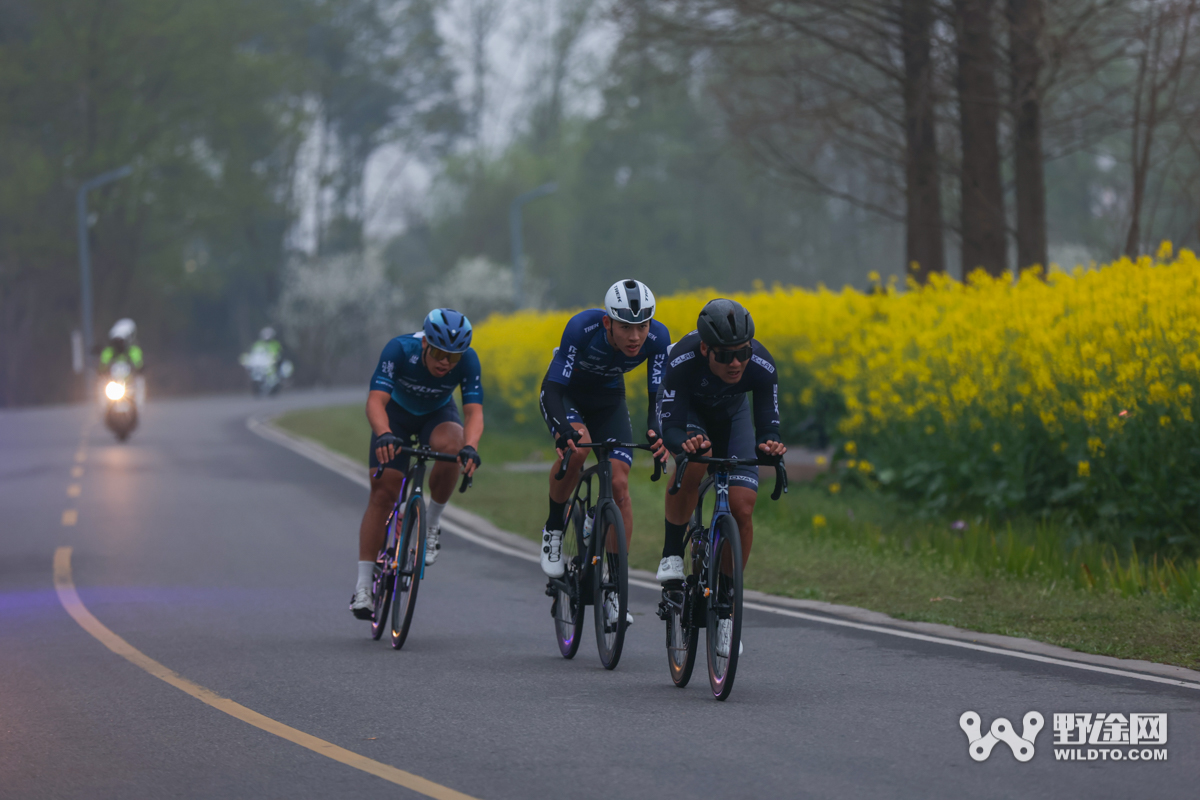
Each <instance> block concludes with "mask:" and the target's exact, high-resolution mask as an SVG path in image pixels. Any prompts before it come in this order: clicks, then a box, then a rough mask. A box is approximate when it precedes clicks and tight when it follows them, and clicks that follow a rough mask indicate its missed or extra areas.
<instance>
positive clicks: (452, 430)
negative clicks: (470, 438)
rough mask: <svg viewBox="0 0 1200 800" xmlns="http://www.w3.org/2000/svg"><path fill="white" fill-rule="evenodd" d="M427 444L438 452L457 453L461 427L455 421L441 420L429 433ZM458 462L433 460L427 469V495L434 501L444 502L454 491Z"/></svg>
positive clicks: (461, 438) (461, 437) (460, 442)
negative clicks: (431, 465)
mask: <svg viewBox="0 0 1200 800" xmlns="http://www.w3.org/2000/svg"><path fill="white" fill-rule="evenodd" d="M429 446H430V447H431V448H433V449H434V450H436V451H438V452H439V453H452V454H457V453H458V451H459V450H461V449H462V446H463V428H462V425H459V424H458V423H457V422H443V423H442V424H441V425H438V426H437V427H436V428H434V429H433V433H431V434H430V435H429ZM460 469H461V468H460V467H459V465H458V462H449V461H435V462H434V463H433V469H431V470H429V497H430V498H431V499H432V500H433V501H434V502H435V503H445V502H447V501H449V500H450V495H451V494H453V493H454V484H455V483H456V482H457V481H458V475H459V472H460Z"/></svg>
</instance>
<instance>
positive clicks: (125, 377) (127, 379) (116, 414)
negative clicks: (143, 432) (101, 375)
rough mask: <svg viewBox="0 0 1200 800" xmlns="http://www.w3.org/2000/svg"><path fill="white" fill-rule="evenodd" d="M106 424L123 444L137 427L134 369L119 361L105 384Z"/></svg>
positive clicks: (110, 371)
mask: <svg viewBox="0 0 1200 800" xmlns="http://www.w3.org/2000/svg"><path fill="white" fill-rule="evenodd" d="M104 398H105V407H104V424H105V425H107V426H108V429H109V430H110V431H112V432H113V434H114V435H115V436H116V437H117V441H120V442H123V441H125V440H126V439H128V438H129V434H131V433H133V429H134V428H136V427H137V422H138V407H137V398H136V392H135V390H134V378H133V368H132V367H130V366H129V364H127V363H126V362H124V361H118V362H116V363H115V364H113V365H112V367H111V368H110V369H109V371H108V376H107V379H106V382H105V384H104Z"/></svg>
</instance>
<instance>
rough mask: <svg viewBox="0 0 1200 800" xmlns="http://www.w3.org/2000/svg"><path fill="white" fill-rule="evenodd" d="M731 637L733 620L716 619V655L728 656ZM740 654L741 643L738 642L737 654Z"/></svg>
mask: <svg viewBox="0 0 1200 800" xmlns="http://www.w3.org/2000/svg"><path fill="white" fill-rule="evenodd" d="M732 638H733V620H731V619H719V620H717V655H719V656H720V657H721V658H729V640H730V639H732ZM741 654H742V643H741V642H740V641H739V642H738V655H739V656H740V655H741Z"/></svg>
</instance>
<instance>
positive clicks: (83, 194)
mask: <svg viewBox="0 0 1200 800" xmlns="http://www.w3.org/2000/svg"><path fill="white" fill-rule="evenodd" d="M132 174H133V167H132V166H131V165H129V164H126V165H125V166H123V167H119V168H117V169H114V170H110V171H108V172H105V173H103V174H101V175H97V176H96V177H94V178H92V179H91V180H89V181H84V183H83V185H82V186H80V187H79V191H77V192H76V193H75V215H76V217H77V222H78V226H79V303H80V306H81V312H82V317H83V358H84V370H83V371H84V373H85V378H84V381H85V383H84V385H85V386H86V387H87V391H88V394H89V396H90V395H91V388H92V380H93V377H92V373H91V370H90V369H88V366H90V364H91V355H92V346H93V344H94V337H93V335H92V334H93V331H92V254H91V251H90V250H89V249H88V210H87V193H88V192H90V191H91V190H92V189H95V188H97V187H99V186H103V185H104V184H106V183H111V182H113V181H116V180H120V179H121V178H127V177H129V176H130V175H132Z"/></svg>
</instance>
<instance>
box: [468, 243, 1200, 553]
mask: <svg viewBox="0 0 1200 800" xmlns="http://www.w3.org/2000/svg"><path fill="white" fill-rule="evenodd" d="M715 296H718V293H716V292H714V291H712V290H698V291H691V292H686V293H683V294H678V295H675V296H672V297H666V298H660V300H659V307H658V312H657V318H658V319H659V320H661V321H662V322H663V323H665V324H666V325H667V326H668V328H669V329H670V331H671V335H672V337H673V338H674V339H679V338H680V337H681V336H683V335H684V334H686V333H687V332H688V331H690V330H692V329H693V328H694V327H695V320H696V314H697V313H698V311H699V310H700V308H701V307H702V306H703V305H704V303H705V302H706V301H708V300H709V299H711V298H712V297H715ZM728 296H731V297H733V298H735V299H737V300H738V301H740V302H742V303H743V304H744V305H745V306H746V307H747V308H748V309H749V310H750V312H751V313H752V314H753V316H754V321H755V324H756V328H757V334H756V335H757V338H758V339H759V340H760V341H762V342H763V343H764V344H765V345H766V346H767V347H768V348H769V349H770V350H771V352H772V353H773V354H774V356H775V359H776V362H777V363H778V365H779V369H780V384H781V385H780V399H781V404H782V409H781V410H782V413H783V416H784V422H785V430H788V431H796V430H798V425H799V423H801V422H803V421H804V420H805V419H808V418H810V417H811V416H812V415H813V414H814V413H817V410H818V402H817V401H818V399H819V398H821V397H836V398H838V402H837V405H838V406H839V409H838V413H837V418H836V419H827V420H826V422H827V423H828V424H829V427H830V428H831V429H833V430H834V431H836V434H837V435H839V436H840V437H841V438H842V439H843V440H846V441H849V440H852V441H855V442H856V443H857V447H858V448H859V451H860V452H861V454H862V455H863V456H867V457H869V458H870V462H871V464H873V465H874V466H873V470H874V474H875V475H876V477H877V479H878V480H879V481H880V482H881V483H883V484H885V485H888V486H891V487H893V488H896V489H898V490H900V491H901V492H903V493H906V494H909V495H912V496H914V497H918V498H921V499H924V500H925V501H928V502H933V503H934V504H935V505H937V504H940V505H946V504H980V505H982V506H983V507H985V508H988V509H993V510H998V509H1008V508H1021V507H1024V508H1026V509H1032V510H1040V509H1043V508H1054V507H1060V506H1061V507H1064V508H1072V509H1077V510H1078V511H1079V512H1080V513H1083V514H1084V515H1085V516H1087V515H1091V516H1094V517H1095V518H1098V519H1108V520H1112V521H1115V522H1120V523H1121V524H1124V525H1126V526H1129V527H1130V530H1131V531H1135V532H1138V533H1141V534H1146V533H1151V534H1153V535H1158V534H1160V533H1163V532H1167V534H1168V535H1172V536H1177V535H1179V534H1185V535H1187V536H1191V535H1193V533H1194V531H1196V530H1197V529H1198V528H1200V437H1198V436H1196V433H1195V427H1196V425H1195V417H1196V415H1197V413H1200V409H1198V408H1197V405H1196V404H1197V388H1198V384H1200V313H1198V312H1200V261H1198V260H1197V257H1196V255H1195V254H1193V253H1192V252H1190V251H1188V250H1183V251H1182V252H1180V253H1179V254H1178V256H1175V255H1174V254H1173V253H1172V251H1171V248H1170V245H1169V244H1164V246H1163V248H1161V249H1160V251H1159V253H1158V257H1157V258H1149V257H1144V258H1141V259H1139V260H1137V261H1131V260H1129V259H1121V260H1119V261H1116V262H1114V263H1112V264H1108V265H1103V266H1099V267H1095V268H1092V269H1083V268H1076V269H1075V270H1074V271H1071V272H1064V271H1060V270H1056V269H1052V270H1051V272H1050V273H1049V275H1047V276H1046V277H1045V279H1043V278H1042V277H1041V276H1040V275H1038V274H1035V273H1032V272H1029V273H1025V274H1024V275H1022V276H1021V278H1020V279H1019V280H1016V281H1012V280H1007V279H1004V280H1001V279H993V278H990V277H987V276H986V275H983V274H982V273H980V274H977V275H974V276H972V277H971V278H970V279H969V280H968V281H966V282H965V283H961V282H958V281H954V280H950V279H945V278H935V279H934V280H933V281H931V283H930V284H929V285H928V286H924V287H915V286H909V287H905V289H904V290H903V291H901V290H898V288H897V287H896V286H895V285H894V284H892V285H887V286H884V285H880V284H878V283H876V285H875V286H874V288H873V290H872V291H871V292H865V293H864V292H859V291H855V290H853V289H843V290H842V291H838V292H834V291H830V290H827V289H825V288H821V289H817V290H815V291H812V290H806V289H799V288H792V287H778V286H777V287H775V288H771V289H766V288H763V287H759V288H757V289H756V290H754V291H751V292H746V293H739V294H733V295H728ZM571 313H572V312H569V311H562V312H557V311H556V312H545V313H539V312H521V313H517V314H512V315H508V316H497V317H492V318H491V319H489V320H487V321H486V322H484V323H482V324H481V325H479V326H478V328H477V333H476V336H475V348H476V350H477V351H478V352H479V355H480V358H481V359H482V362H483V377H484V382H485V385H486V387H487V389H488V391H489V393H490V394H489V398H490V402H495V401H496V400H499V401H501V402H502V403H504V404H505V405H506V406H508V407H509V408H510V409H511V411H512V413H513V414H514V416H515V417H516V418H517V419H518V420H519V421H520V420H525V419H532V418H535V417H536V414H537V395H538V387H539V385H540V383H541V380H542V377H543V375H544V373H545V370H546V365H547V364H548V363H549V360H550V355H551V350H552V348H553V347H554V346H555V345H557V344H558V340H559V337H560V336H561V333H562V329H563V326H564V325H565V324H566V321H567V319H569V318H570V316H571ZM628 388H629V391H630V393H631V395H633V396H640V393H641V392H644V391H645V389H644V372H643V371H642V370H638V371H637V372H635V373H633V374H631V375H630V376H629V386H628ZM1085 465H1086V466H1085Z"/></svg>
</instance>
